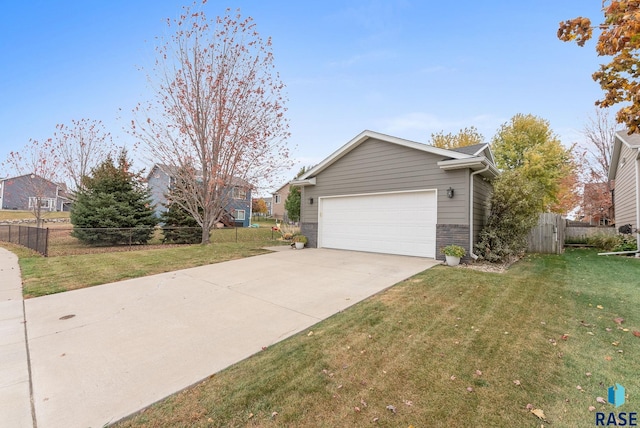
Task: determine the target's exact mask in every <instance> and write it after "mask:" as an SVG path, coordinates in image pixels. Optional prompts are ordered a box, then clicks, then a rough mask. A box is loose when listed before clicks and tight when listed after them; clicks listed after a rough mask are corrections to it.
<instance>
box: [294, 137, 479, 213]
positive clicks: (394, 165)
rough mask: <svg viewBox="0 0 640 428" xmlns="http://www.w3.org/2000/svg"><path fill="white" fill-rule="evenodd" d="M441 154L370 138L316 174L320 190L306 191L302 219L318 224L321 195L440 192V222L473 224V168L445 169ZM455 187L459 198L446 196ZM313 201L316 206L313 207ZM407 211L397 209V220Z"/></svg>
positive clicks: (308, 189)
mask: <svg viewBox="0 0 640 428" xmlns="http://www.w3.org/2000/svg"><path fill="white" fill-rule="evenodd" d="M442 159H443V158H442V157H441V156H437V155H433V154H430V153H425V152H421V151H418V150H415V149H411V148H408V147H402V146H399V145H396V144H391V143H387V142H383V141H379V140H375V139H369V140H367V141H365V142H364V143H362V144H360V145H359V146H358V147H356V148H355V149H353V150H352V151H350V152H349V153H347V154H345V155H344V156H343V157H342V158H340V159H339V160H337V161H336V162H335V163H334V164H332V165H331V166H329V167H328V168H327V169H326V170H324V171H322V172H321V173H319V174H318V175H317V181H316V183H317V184H316V185H315V186H306V187H305V188H304V189H303V199H302V221H303V222H309V223H315V222H317V221H318V204H317V199H318V197H321V196H332V195H353V194H360V193H378V192H394V191H404V190H417V189H437V190H438V220H437V221H438V223H442V224H469V208H468V200H469V193H468V177H469V172H468V170H459V171H443V170H441V169H440V168H439V167H438V165H437V162H438V161H441V160H442ZM449 187H452V188H453V189H454V190H455V196H454V198H452V199H449V198H447V192H446V189H448V188H449ZM309 198H314V204H313V205H311V204H309ZM401 215H402V207H398V216H399V217H398V218H399V219H400V218H401Z"/></svg>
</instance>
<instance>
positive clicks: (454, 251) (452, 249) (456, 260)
mask: <svg viewBox="0 0 640 428" xmlns="http://www.w3.org/2000/svg"><path fill="white" fill-rule="evenodd" d="M442 253H443V254H444V257H445V259H446V260H447V265H449V266H457V265H458V264H460V258H462V257H464V255H465V254H466V253H467V252H466V250H465V249H464V248H462V247H461V246H459V245H447V246H446V247H444V248H443V249H442Z"/></svg>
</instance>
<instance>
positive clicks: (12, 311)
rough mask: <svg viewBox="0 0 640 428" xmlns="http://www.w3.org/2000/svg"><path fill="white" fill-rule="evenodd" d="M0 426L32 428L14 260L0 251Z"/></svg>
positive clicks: (17, 271) (20, 306) (7, 253)
mask: <svg viewBox="0 0 640 428" xmlns="http://www.w3.org/2000/svg"><path fill="white" fill-rule="evenodd" d="M0 426H1V427H12V428H27V427H33V418H32V415H31V394H30V386H29V364H28V358H27V343H26V338H25V318H24V310H23V305H22V280H21V278H20V267H19V266H18V257H16V255H15V254H13V253H12V252H11V251H8V250H6V249H4V248H0Z"/></svg>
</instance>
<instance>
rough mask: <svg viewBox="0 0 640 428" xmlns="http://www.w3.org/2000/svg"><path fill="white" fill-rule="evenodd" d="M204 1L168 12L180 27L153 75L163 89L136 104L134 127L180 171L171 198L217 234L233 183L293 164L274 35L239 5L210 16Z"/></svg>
mask: <svg viewBox="0 0 640 428" xmlns="http://www.w3.org/2000/svg"><path fill="white" fill-rule="evenodd" d="M202 3H203V5H204V4H205V3H206V0H205V1H203V2H202ZM197 6H198V5H197V4H195V3H194V4H193V5H192V6H191V7H185V8H184V10H183V13H182V15H181V16H180V17H179V18H178V19H175V20H167V23H168V25H169V28H170V30H172V31H174V33H173V35H172V36H171V37H170V38H168V39H166V40H162V41H161V44H160V45H159V47H158V48H157V59H156V63H155V67H154V68H153V70H152V71H153V72H152V73H151V74H150V76H149V77H150V80H151V82H152V83H153V84H154V85H155V90H156V97H155V99H154V100H152V101H151V102H149V103H147V104H144V105H143V104H141V105H138V107H137V108H136V109H135V110H134V115H135V119H134V120H133V121H132V125H133V127H132V129H133V135H135V136H136V137H137V138H138V139H139V140H141V141H142V142H143V143H144V145H145V146H146V148H147V150H148V151H147V154H148V155H149V157H150V160H151V161H152V162H153V163H159V164H164V165H166V166H168V167H169V170H170V171H172V175H173V184H172V188H171V192H170V193H169V195H168V196H169V202H170V203H177V204H179V205H180V206H182V207H183V208H184V209H186V210H187V211H188V212H189V213H190V214H191V215H192V216H193V217H194V218H195V219H196V221H197V222H198V224H199V225H200V226H202V243H209V234H210V230H211V229H212V228H213V227H214V225H215V224H216V223H217V222H218V221H220V219H221V218H222V217H223V216H224V215H225V207H226V206H227V205H228V202H229V200H230V199H231V198H232V197H233V193H234V190H233V188H234V187H240V188H243V187H246V186H247V183H256V182H263V181H264V180H268V179H270V178H271V177H272V176H273V175H274V174H275V173H276V172H277V171H278V170H281V169H282V168H289V167H290V166H291V164H290V162H289V160H288V157H289V150H288V148H287V145H286V142H287V139H288V137H289V132H288V122H287V120H286V118H285V112H286V108H285V106H284V103H285V99H284V96H283V90H284V84H283V83H282V82H281V81H280V78H279V76H278V74H277V72H276V71H275V67H274V57H273V53H272V51H271V40H270V39H267V40H263V39H262V38H261V37H260V35H259V34H258V32H257V30H256V26H255V23H254V22H253V20H252V19H251V18H242V17H241V16H240V14H239V12H238V13H235V14H234V13H232V12H231V11H230V10H229V9H227V12H226V14H225V16H222V17H217V18H216V19H215V20H214V21H211V20H209V19H207V17H206V16H205V13H204V12H203V11H202V8H201V7H200V8H198V7H197ZM196 9H197V10H196ZM243 190H246V189H243Z"/></svg>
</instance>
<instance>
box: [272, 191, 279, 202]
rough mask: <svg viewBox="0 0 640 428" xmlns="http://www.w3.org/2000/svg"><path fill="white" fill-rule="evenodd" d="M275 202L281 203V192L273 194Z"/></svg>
mask: <svg viewBox="0 0 640 428" xmlns="http://www.w3.org/2000/svg"><path fill="white" fill-rule="evenodd" d="M273 203H274V204H279V203H280V195H279V194H277V193H276V194H275V195H273Z"/></svg>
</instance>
